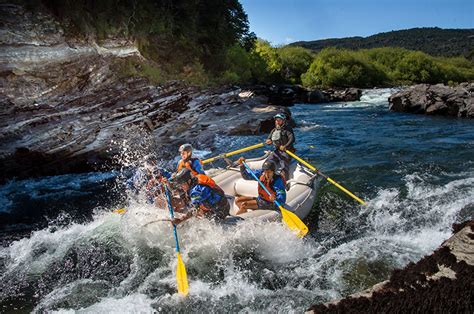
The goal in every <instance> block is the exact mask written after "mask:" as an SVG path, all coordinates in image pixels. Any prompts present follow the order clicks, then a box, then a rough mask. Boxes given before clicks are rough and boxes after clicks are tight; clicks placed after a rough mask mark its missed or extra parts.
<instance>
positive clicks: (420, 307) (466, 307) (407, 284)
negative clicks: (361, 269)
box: [310, 220, 474, 313]
mask: <svg viewBox="0 0 474 314" xmlns="http://www.w3.org/2000/svg"><path fill="white" fill-rule="evenodd" d="M453 229H454V232H455V234H454V235H453V236H452V237H451V238H449V239H448V240H446V241H445V242H444V243H443V244H442V245H441V247H440V248H439V249H437V250H436V251H435V252H434V253H433V254H432V255H430V256H426V257H424V258H423V259H421V260H420V261H418V262H417V263H410V264H408V265H407V266H406V267H405V268H404V269H401V270H395V271H394V272H393V273H392V276H391V277H390V279H389V280H388V281H385V282H382V283H380V284H378V285H376V286H374V287H373V288H371V289H369V290H367V291H364V292H361V293H357V294H354V295H351V296H349V297H347V298H345V299H342V300H339V301H335V302H331V303H327V304H318V305H313V306H312V307H311V308H310V311H311V312H312V313H385V312H396V313H413V312H420V313H472V312H473V310H474V308H473V307H474V305H473V303H472V300H473V299H474V221H472V220H471V221H468V222H465V223H463V224H460V225H454V226H453Z"/></svg>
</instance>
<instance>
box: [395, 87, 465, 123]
mask: <svg viewBox="0 0 474 314" xmlns="http://www.w3.org/2000/svg"><path fill="white" fill-rule="evenodd" d="M473 92H474V83H462V84H459V85H458V86H454V87H450V86H445V85H443V84H437V85H428V84H419V85H414V86H411V87H409V88H407V89H404V90H402V91H400V92H398V93H395V94H393V95H392V96H390V98H389V99H388V101H389V103H390V110H393V111H398V112H411V113H421V114H428V115H443V116H454V117H467V118H474V95H473Z"/></svg>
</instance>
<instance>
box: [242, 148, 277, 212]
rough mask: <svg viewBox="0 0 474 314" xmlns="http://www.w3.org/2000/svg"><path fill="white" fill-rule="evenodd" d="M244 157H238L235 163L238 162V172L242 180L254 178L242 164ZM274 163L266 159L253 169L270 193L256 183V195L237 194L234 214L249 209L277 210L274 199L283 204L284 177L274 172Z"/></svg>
mask: <svg viewBox="0 0 474 314" xmlns="http://www.w3.org/2000/svg"><path fill="white" fill-rule="evenodd" d="M244 161H245V158H244V157H240V158H239V159H238V160H237V163H238V164H240V173H241V174H242V178H244V180H255V178H254V177H253V176H252V175H251V174H250V173H249V172H248V169H247V168H246V167H245V166H244V165H243V162H244ZM275 170H276V165H275V163H274V162H273V161H271V160H266V161H265V162H264V163H263V165H262V169H261V170H254V173H255V175H256V176H257V177H258V178H259V179H260V181H262V183H263V185H265V187H266V188H267V189H268V191H269V192H270V193H271V195H268V193H267V192H266V191H265V190H264V189H263V188H262V187H261V186H260V184H259V185H258V197H251V196H239V197H237V198H236V200H235V203H236V204H237V206H239V210H238V211H237V213H236V215H240V214H243V213H246V212H247V211H248V210H249V209H270V210H278V206H276V205H275V203H274V201H275V200H277V201H278V202H279V203H280V204H285V201H286V190H285V185H286V182H285V179H284V178H283V177H282V176H281V175H279V174H277V173H276V171H275Z"/></svg>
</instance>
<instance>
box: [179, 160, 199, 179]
mask: <svg viewBox="0 0 474 314" xmlns="http://www.w3.org/2000/svg"><path fill="white" fill-rule="evenodd" d="M195 160H199V159H198V158H193V157H191V158H189V160H188V161H186V162H185V161H183V160H182V159H181V160H180V161H179V164H178V169H177V170H176V172H178V171H180V170H181V169H183V168H188V169H189V170H190V171H191V173H192V174H193V175H195V176H196V175H198V173H197V171H195V170H194V169H193V168H192V164H193V161H195ZM199 162H200V163H201V166H203V163H202V161H201V160H199Z"/></svg>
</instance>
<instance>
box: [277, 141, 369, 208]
mask: <svg viewBox="0 0 474 314" xmlns="http://www.w3.org/2000/svg"><path fill="white" fill-rule="evenodd" d="M285 152H286V153H287V154H288V155H290V156H291V157H293V158H294V159H296V160H297V161H299V162H300V163H302V164H303V165H305V166H306V167H308V168H309V169H311V170H313V171H314V172H316V173H317V174H319V175H320V176H322V177H323V178H325V179H326V180H328V181H329V182H330V183H332V184H334V185H335V186H336V187H338V188H339V189H340V190H342V191H343V192H344V193H346V194H347V195H349V196H350V197H352V198H353V199H355V200H356V201H358V202H359V203H361V204H362V205H367V204H366V203H365V202H364V201H363V200H361V199H360V198H358V197H357V196H355V195H354V194H352V193H351V192H350V191H349V190H347V189H346V188H344V187H343V186H342V185H340V184H339V183H337V182H336V181H334V180H333V179H331V178H330V177H328V176H327V175H325V174H324V173H322V172H321V171H319V170H318V169H316V168H315V167H313V166H312V165H310V164H309V163H307V162H306V161H304V160H303V159H301V158H300V157H298V156H296V155H295V154H293V153H292V152H290V151H289V150H285Z"/></svg>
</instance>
